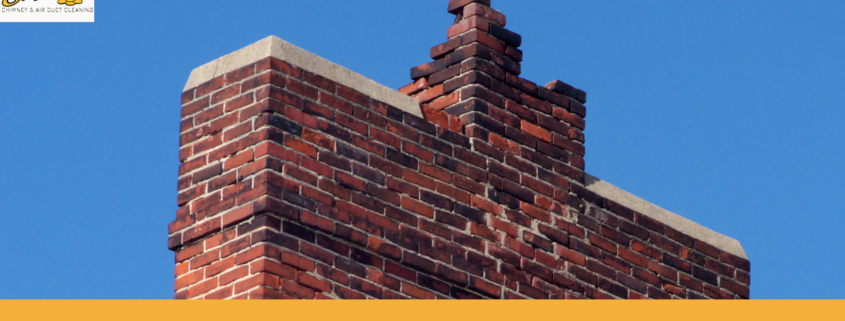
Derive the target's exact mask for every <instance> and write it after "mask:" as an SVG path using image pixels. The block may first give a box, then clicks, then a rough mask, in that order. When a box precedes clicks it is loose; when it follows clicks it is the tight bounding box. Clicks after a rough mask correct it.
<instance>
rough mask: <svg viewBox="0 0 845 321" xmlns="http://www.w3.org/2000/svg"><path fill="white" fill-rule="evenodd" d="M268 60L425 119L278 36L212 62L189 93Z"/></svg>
mask: <svg viewBox="0 0 845 321" xmlns="http://www.w3.org/2000/svg"><path fill="white" fill-rule="evenodd" d="M267 57H274V58H277V59H279V60H282V61H285V62H287V63H290V64H292V65H294V66H297V67H299V68H302V69H304V70H307V71H309V72H312V73H314V74H317V75H320V76H323V77H325V78H328V79H330V80H332V81H334V82H335V83H338V84H341V85H344V86H346V87H349V88H352V89H354V90H355V91H357V92H360V93H362V94H364V95H367V96H369V97H370V98H372V99H375V100H378V101H380V102H383V103H385V104H388V105H391V106H394V107H396V108H399V109H401V110H403V111H406V112H408V113H411V114H414V115H416V116H419V117H422V116H423V115H422V110H421V109H420V102H419V101H418V100H417V99H415V98H413V97H410V96H408V95H405V94H403V93H400V92H398V91H396V90H394V89H391V88H389V87H387V86H384V85H382V84H379V83H377V82H375V81H373V80H372V79H369V78H367V77H364V76H363V75H361V74H358V73H355V72H353V71H351V70H349V69H347V68H345V67H343V66H341V65H338V64H336V63H333V62H331V61H328V60H326V59H323V58H321V57H319V56H317V55H315V54H313V53H310V52H308V51H305V50H304V49H302V48H299V47H297V46H294V45H292V44H290V43H288V42H287V41H284V40H282V39H280V38H279V37H276V36H269V37H267V38H264V39H262V40H260V41H258V42H256V43H254V44H251V45H249V46H246V47H245V48H243V49H240V50H238V51H235V52H233V53H231V54H228V55H226V56H223V57H221V58H219V59H217V60H214V61H212V62H209V63H207V64H205V65H203V66H200V67H199V68H197V69H194V70H193V71H192V72H191V76H190V77H188V82H187V83H186V84H185V89H184V90H185V91H187V90H188V89H192V88H195V87H197V86H199V85H201V84H203V83H205V82H207V81H209V80H212V79H214V78H216V77H219V76H222V75H225V74H227V73H229V72H232V71H235V70H237V69H238V68H241V67H243V66H246V65H249V64H251V63H255V62H257V61H259V60H261V59H264V58H267Z"/></svg>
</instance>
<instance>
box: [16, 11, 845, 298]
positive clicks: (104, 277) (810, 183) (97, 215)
mask: <svg viewBox="0 0 845 321" xmlns="http://www.w3.org/2000/svg"><path fill="white" fill-rule="evenodd" d="M446 3H447V1H446V0H426V1H393V0H382V1H359V0H356V1H318V0H310V1H235V2H233V1H192V2H190V3H188V1H164V2H162V1H157V2H154V3H151V2H149V1H101V2H100V3H99V4H98V6H97V14H96V20H97V22H96V23H93V24H0V33H2V38H0V60H2V61H0V83H2V86H0V137H2V139H0V151H2V152H0V178H2V183H0V215H2V216H0V218H2V221H0V298H68V299H72V298H172V293H173V267H174V266H173V254H172V252H170V251H168V250H167V248H166V245H167V223H169V222H170V221H171V220H172V219H173V218H174V216H175V211H176V175H177V167H178V160H177V155H178V127H179V110H180V105H179V99H180V98H179V97H180V93H181V89H182V88H183V86H184V84H185V81H186V80H187V78H188V74H189V73H190V71H191V70H192V69H193V68H195V67H197V66H200V65H202V64H204V63H206V62H209V61H211V60H213V59H215V58H217V57H219V56H222V55H224V54H227V53H230V52H232V51H234V50H237V49H239V48H241V47H244V46H246V45H249V44H250V43H253V42H255V41H257V40H259V39H262V38H264V37H266V36H268V35H277V36H279V37H281V38H282V39H285V40H287V41H289V42H291V43H293V44H295V45H297V46H299V47H302V48H304V49H306V50H308V51H311V52H313V53H315V54H318V55H320V56H323V57H325V58H327V59H329V60H331V61H334V62H336V63H339V64H341V65H343V66H346V67H348V68H350V69H352V70H353V71H356V72H358V73H361V74H363V75H365V76H368V77H370V78H372V79H374V80H376V81H378V82H381V83H383V84H385V85H387V86H389V87H392V88H398V87H400V86H402V85H404V84H406V83H407V82H409V81H410V77H409V69H410V68H411V67H413V66H416V65H419V64H422V63H426V62H429V61H430V58H429V56H428V53H429V48H430V47H431V46H434V45H437V44H439V43H441V42H443V41H445V40H446V29H447V27H448V26H449V25H450V24H451V22H452V20H453V19H454V18H453V16H452V15H450V14H448V13H446ZM493 7H494V8H496V9H499V10H501V11H502V12H504V13H505V14H506V15H507V17H508V28H509V29H511V30H513V31H515V32H517V33H520V34H522V35H523V39H524V41H523V43H524V45H523V47H522V49H523V50H524V51H525V61H524V62H523V64H522V66H523V68H522V69H523V72H524V73H523V77H525V78H527V79H529V80H532V81H535V82H537V83H540V84H545V83H546V82H548V81H550V80H553V79H561V80H563V81H566V82H568V83H570V84H573V85H575V86H577V87H579V88H582V89H584V90H586V91H587V92H588V97H589V99H588V103H587V108H588V116H587V130H586V132H585V134H586V137H587V157H586V161H587V171H588V172H589V173H592V174H594V175H596V176H599V177H601V178H603V179H605V180H607V181H609V182H611V183H613V184H615V185H617V186H620V187H622V188H624V189H626V190H628V191H630V192H632V193H634V194H636V195H638V196H641V197H643V198H645V199H647V200H649V201H651V202H654V203H656V204H658V205H660V206H662V207H664V208H666V209H668V210H671V211H673V212H676V213H678V214H681V215H683V216H685V217H687V218H690V219H692V220H694V221H696V222H699V223H701V224H702V225H704V226H706V227H709V228H711V229H713V230H715V231H717V232H720V233H723V234H726V235H728V236H731V237H734V238H736V239H738V240H740V241H741V242H742V245H743V246H744V247H745V250H746V251H747V252H748V255H749V256H750V259H751V262H752V273H751V275H752V287H751V293H752V297H753V298H758V299H769V298H838V299H845V273H843V272H842V271H843V265H845V250H843V249H845V237H843V229H845V218H843V216H845V202H843V194H845V193H843V192H845V169H843V168H845V167H844V166H843V165H845V143H843V137H845V126H843V124H845V110H843V109H845V106H843V104H844V103H843V102H845V59H843V57H845V19H842V18H841V15H842V13H843V12H845V2H842V1H750V0H749V1H739V2H737V1H712V0H709V1H615V0H614V1H593V0H591V1H560V0H533V1H523V0H493Z"/></svg>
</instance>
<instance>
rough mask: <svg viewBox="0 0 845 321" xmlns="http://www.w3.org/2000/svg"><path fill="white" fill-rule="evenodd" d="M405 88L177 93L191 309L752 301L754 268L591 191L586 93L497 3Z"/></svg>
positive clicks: (467, 13) (296, 75)
mask: <svg viewBox="0 0 845 321" xmlns="http://www.w3.org/2000/svg"><path fill="white" fill-rule="evenodd" d="M448 12H450V13H452V14H455V15H456V16H457V17H458V19H457V21H456V23H455V24H454V25H453V26H452V27H450V28H449V30H448V33H447V34H448V40H447V41H446V42H445V43H443V44H441V45H437V46H435V47H433V48H432V49H431V57H432V58H433V59H435V60H434V61H432V62H429V63H426V64H423V65H420V66H418V67H414V68H413V69H412V70H411V77H412V79H413V82H412V83H410V84H409V85H407V86H405V87H403V88H402V89H400V92H402V93H404V94H407V95H410V96H412V97H415V98H417V99H418V100H419V101H420V108H421V109H422V114H423V115H424V118H420V117H417V116H414V115H413V114H411V113H409V112H407V111H403V110H401V109H399V108H396V107H395V106H391V105H390V104H388V103H385V102H382V101H379V100H378V99H373V98H372V97H373V94H372V93H368V92H358V91H355V90H353V89H351V88H349V87H347V86H344V85H342V84H339V83H337V82H335V81H333V80H332V78H331V76H330V75H321V74H314V73H312V71H309V70H305V69H303V68H304V67H305V66H297V65H293V64H291V63H289V62H286V61H282V60H280V59H277V58H274V57H267V58H262V59H260V60H256V61H252V62H250V63H249V64H247V65H245V66H243V67H241V68H239V69H237V70H234V71H232V72H229V73H226V74H224V75H220V76H217V77H214V78H213V79H210V80H208V81H206V82H204V83H202V84H201V85H199V86H197V87H194V88H190V89H188V90H187V91H185V92H184V93H183V95H182V106H183V107H182V120H181V126H180V132H181V136H180V139H179V144H180V153H179V158H180V161H181V162H182V165H181V166H180V168H179V180H178V190H179V192H178V197H177V199H178V205H179V206H180V208H179V210H178V211H177V213H176V220H175V221H173V222H172V223H171V224H170V226H169V240H168V247H169V248H170V249H171V250H173V251H175V253H176V281H175V284H174V290H175V293H176V294H175V297H176V298H178V299H285V298H287V299H293V298H296V299H365V298H374V299H401V298H417V299H436V298H455V299H481V298H496V299H516V298H534V299H574V298H593V299H603V298H621V299H645V298H652V299H670V298H683V299H699V298H737V299H738V298H748V297H749V285H750V263H749V261H748V260H746V259H745V258H742V257H739V256H736V255H733V254H731V253H729V252H726V251H723V250H721V249H720V248H718V247H716V246H713V245H710V244H707V243H705V242H703V241H701V240H699V239H696V238H694V237H692V236H689V235H686V234H684V233H682V232H680V231H678V230H676V229H674V228H672V227H670V226H668V225H665V224H664V223H661V222H659V221H657V220H655V219H652V218H650V217H648V216H646V215H643V214H642V213H638V212H636V211H635V210H633V209H631V208H628V207H626V206H624V205H622V204H619V203H616V202H614V201H612V200H610V199H606V198H604V197H602V196H600V195H598V194H596V193H594V192H591V191H590V190H588V189H587V188H586V187H585V173H584V168H585V164H584V155H585V148H584V134H583V130H584V129H585V122H584V118H585V117H586V108H585V107H584V104H585V103H586V93H585V92H584V91H582V90H580V89H577V88H575V87H573V86H570V85H568V84H566V83H563V82H561V81H553V82H551V83H549V84H548V85H546V86H538V85H536V84H535V83H533V82H531V81H528V80H525V79H523V78H520V77H519V74H520V72H521V67H520V62H521V61H522V52H521V51H520V50H519V49H518V47H519V46H520V45H521V43H522V37H521V36H520V35H518V34H516V33H514V32H512V31H510V30H508V29H505V24H506V18H505V16H504V15H503V14H502V13H501V12H499V11H497V10H494V9H492V8H490V1H489V0H486V1H482V0H452V1H449V3H448Z"/></svg>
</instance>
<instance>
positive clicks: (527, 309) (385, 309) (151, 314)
mask: <svg viewBox="0 0 845 321" xmlns="http://www.w3.org/2000/svg"><path fill="white" fill-rule="evenodd" d="M0 320H110V321H111V320H145V321H158V320H182V321H206V320H230V321H239V320H303V321H306V320H309V321H310V320H342V321H347V320H367V321H375V320H391V321H392V320H425V321H441V320H461V321H468V320H484V321H489V320H510V321H517V320H518V321H522V320H527V321H535V320H536V321H545V320H583V321H592V320H615V321H635V320H643V321H654V320H677V321H686V320H707V321H724V320H742V321H751V320H767V321H768V320H813V321H816V320H845V301H436V302H435V301H0Z"/></svg>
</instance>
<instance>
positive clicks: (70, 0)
mask: <svg viewBox="0 0 845 321" xmlns="http://www.w3.org/2000/svg"><path fill="white" fill-rule="evenodd" d="M3 2H4V3H5V2H6V0H3ZM59 4H63V5H67V6H72V5H77V4H82V0H59Z"/></svg>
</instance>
